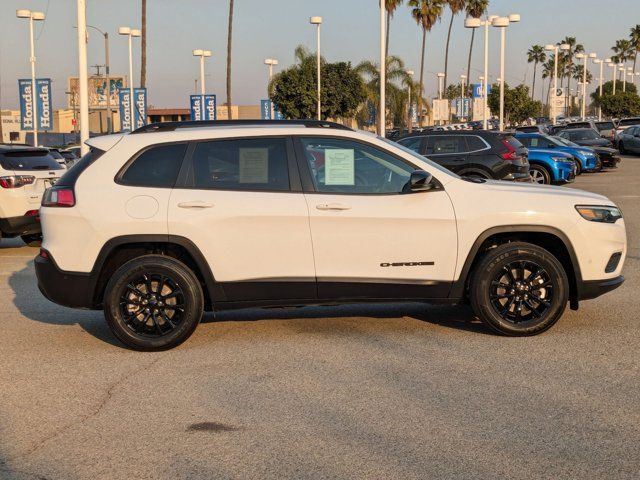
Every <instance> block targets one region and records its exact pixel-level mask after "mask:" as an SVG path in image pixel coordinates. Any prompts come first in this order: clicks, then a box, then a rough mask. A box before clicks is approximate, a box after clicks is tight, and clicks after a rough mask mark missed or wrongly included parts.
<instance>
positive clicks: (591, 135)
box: [568, 130, 600, 140]
mask: <svg viewBox="0 0 640 480" xmlns="http://www.w3.org/2000/svg"><path fill="white" fill-rule="evenodd" d="M568 133H569V138H570V139H571V140H596V139H598V138H600V135H598V134H597V133H596V132H595V131H594V130H578V131H575V132H573V131H572V132H568Z"/></svg>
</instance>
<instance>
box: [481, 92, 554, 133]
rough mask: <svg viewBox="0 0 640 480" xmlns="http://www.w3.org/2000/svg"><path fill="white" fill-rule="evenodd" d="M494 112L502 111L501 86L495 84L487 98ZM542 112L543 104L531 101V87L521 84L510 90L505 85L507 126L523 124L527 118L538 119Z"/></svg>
mask: <svg viewBox="0 0 640 480" xmlns="http://www.w3.org/2000/svg"><path fill="white" fill-rule="evenodd" d="M487 100H488V103H489V108H490V109H491V111H492V112H494V113H495V112H498V111H499V110H500V85H499V84H495V85H493V87H492V89H491V93H489V96H488V98H487ZM541 112H542V102H539V101H536V100H531V98H530V97H529V87H527V86H526V85H523V84H520V85H518V86H517V87H515V88H509V85H507V84H506V83H505V84H504V115H505V124H507V125H508V124H510V123H515V122H523V121H524V120H526V119H527V118H530V117H537V116H539V115H540V113H541Z"/></svg>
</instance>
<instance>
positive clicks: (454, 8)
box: [444, 0, 467, 90]
mask: <svg viewBox="0 0 640 480" xmlns="http://www.w3.org/2000/svg"><path fill="white" fill-rule="evenodd" d="M446 1H447V4H448V5H449V10H451V21H450V22H449V31H448V32H447V47H446V49H445V53H444V89H445V90H446V89H447V73H448V71H449V41H450V40H451V27H453V19H454V18H455V16H456V15H457V14H458V12H460V11H461V10H463V9H464V7H465V5H466V4H467V0H446Z"/></svg>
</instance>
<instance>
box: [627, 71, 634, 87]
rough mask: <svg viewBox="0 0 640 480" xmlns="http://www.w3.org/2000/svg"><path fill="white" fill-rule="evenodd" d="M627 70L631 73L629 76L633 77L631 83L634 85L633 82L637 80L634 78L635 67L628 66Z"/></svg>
mask: <svg viewBox="0 0 640 480" xmlns="http://www.w3.org/2000/svg"><path fill="white" fill-rule="evenodd" d="M627 71H628V73H629V76H630V77H631V84H632V85H633V84H634V82H635V80H634V78H633V77H634V76H635V73H634V71H633V67H629V68H627Z"/></svg>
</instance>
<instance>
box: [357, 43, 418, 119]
mask: <svg viewBox="0 0 640 480" xmlns="http://www.w3.org/2000/svg"><path fill="white" fill-rule="evenodd" d="M355 71H356V72H357V73H358V75H360V77H362V80H363V82H364V84H365V89H366V94H367V100H368V101H369V102H370V103H371V104H372V105H374V106H375V108H376V110H377V111H378V112H380V65H379V64H377V63H375V62H371V61H368V60H365V61H363V62H360V63H359V64H358V65H357V66H356V67H355ZM386 81H387V85H386V88H387V105H385V108H386V109H387V110H389V118H390V119H392V122H393V124H394V126H396V125H398V124H399V125H402V126H404V124H405V111H406V102H407V100H408V92H407V87H408V86H409V85H412V86H413V82H412V80H411V77H410V76H409V75H407V70H406V67H405V64H404V62H403V61H402V59H400V58H399V57H395V56H393V55H392V56H389V57H387V69H386Z"/></svg>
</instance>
